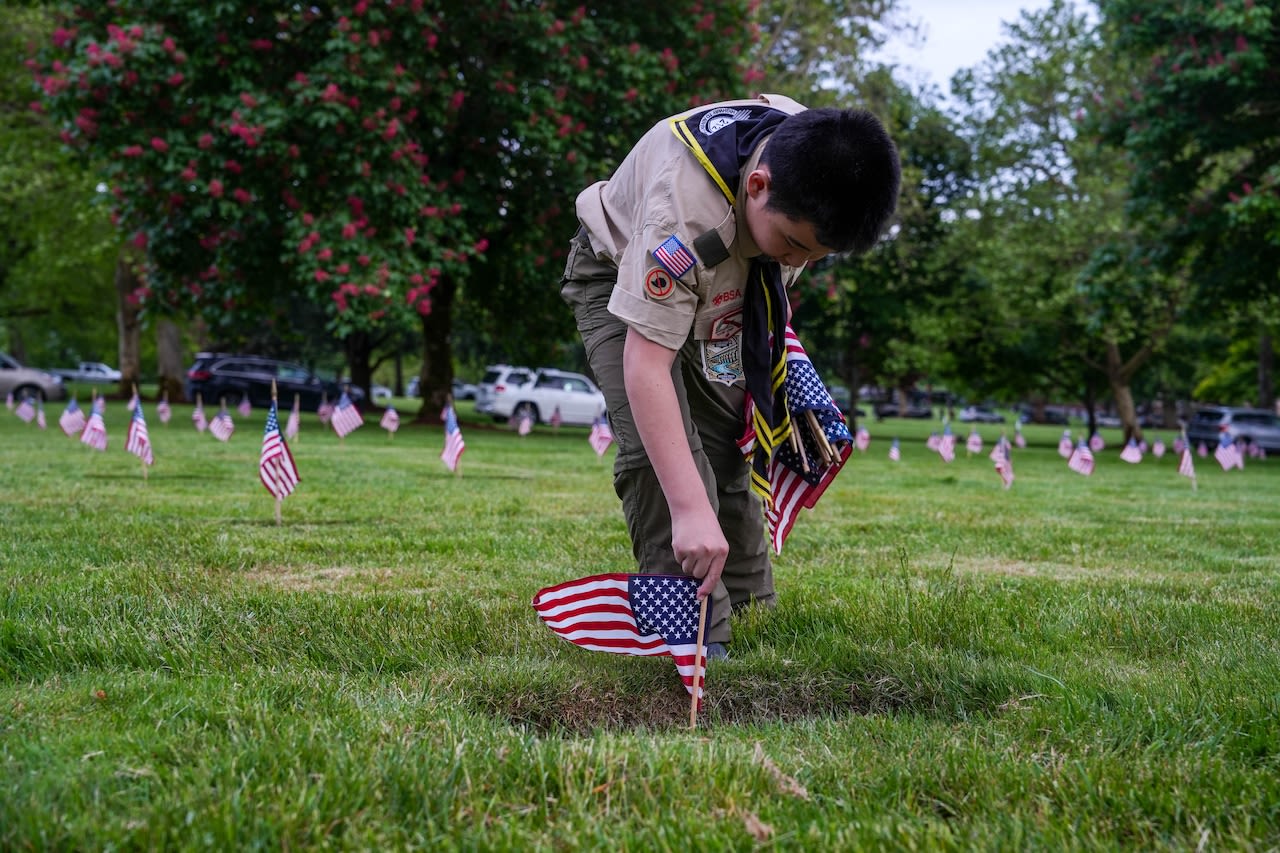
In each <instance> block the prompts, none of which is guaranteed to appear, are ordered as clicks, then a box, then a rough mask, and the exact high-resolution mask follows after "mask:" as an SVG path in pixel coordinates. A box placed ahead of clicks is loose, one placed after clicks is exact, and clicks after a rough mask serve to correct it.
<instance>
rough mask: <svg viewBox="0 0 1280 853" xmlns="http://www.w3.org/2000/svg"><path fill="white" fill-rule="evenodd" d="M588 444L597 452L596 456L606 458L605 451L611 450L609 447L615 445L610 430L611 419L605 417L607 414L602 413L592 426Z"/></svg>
mask: <svg viewBox="0 0 1280 853" xmlns="http://www.w3.org/2000/svg"><path fill="white" fill-rule="evenodd" d="M587 442H588V443H589V444H590V445H591V449H592V450H594V451H595V452H596V456H604V454H605V451H606V450H608V449H609V445H611V444H613V431H612V430H610V429H609V419H608V418H607V417H605V413H604V412H601V413H600V414H599V415H598V416H597V417H596V419H595V421H594V422H592V424H591V432H590V433H589V434H588V435H587Z"/></svg>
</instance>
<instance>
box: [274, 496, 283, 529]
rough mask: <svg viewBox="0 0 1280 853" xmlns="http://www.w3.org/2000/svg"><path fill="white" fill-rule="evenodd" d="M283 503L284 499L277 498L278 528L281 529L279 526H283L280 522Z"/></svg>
mask: <svg viewBox="0 0 1280 853" xmlns="http://www.w3.org/2000/svg"><path fill="white" fill-rule="evenodd" d="M282 503H284V499H283V498H276V527H279V526H280V524H281V521H280V504H282Z"/></svg>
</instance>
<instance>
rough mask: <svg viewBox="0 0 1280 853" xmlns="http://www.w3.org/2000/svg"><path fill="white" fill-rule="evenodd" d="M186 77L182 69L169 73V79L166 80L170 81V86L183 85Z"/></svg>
mask: <svg viewBox="0 0 1280 853" xmlns="http://www.w3.org/2000/svg"><path fill="white" fill-rule="evenodd" d="M186 79H187V78H186V77H184V76H183V75H182V72H181V71H175V72H173V73H172V74H170V75H169V79H168V80H166V81H165V82H166V83H168V84H169V85H170V86H175V87H176V86H181V85H182V81H183V80H186Z"/></svg>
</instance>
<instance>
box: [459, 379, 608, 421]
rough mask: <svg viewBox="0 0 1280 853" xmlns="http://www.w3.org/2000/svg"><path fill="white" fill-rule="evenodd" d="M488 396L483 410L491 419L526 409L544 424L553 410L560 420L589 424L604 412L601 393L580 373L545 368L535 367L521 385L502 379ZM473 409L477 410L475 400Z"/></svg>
mask: <svg viewBox="0 0 1280 853" xmlns="http://www.w3.org/2000/svg"><path fill="white" fill-rule="evenodd" d="M482 388H483V386H482ZM483 393H484V391H483V390H482V391H481V394H483ZM490 399H491V402H490V403H489V408H488V409H486V410H485V411H487V412H488V413H489V414H491V415H493V416H494V418H497V419H503V418H512V417H516V418H518V417H522V416H523V415H524V413H525V412H528V413H529V415H530V416H531V417H532V418H533V420H534V422H535V423H544V424H545V423H550V422H551V419H552V418H553V417H554V416H555V412H556V410H557V409H559V411H560V423H562V424H567V425H577V426H590V425H591V424H592V423H593V422H594V421H595V419H596V418H598V417H599V416H600V413H601V412H603V411H604V394H602V393H601V392H600V389H599V388H597V387H596V386H595V383H594V382H592V381H591V380H590V379H588V378H587V377H585V376H583V375H582V374H581V373H567V372H565V371H563V370H555V369H553V368H549V367H543V368H539V369H538V371H537V373H536V374H534V375H533V376H532V377H530V379H529V381H527V382H525V383H524V384H522V385H515V384H513V382H512V381H511V379H510V377H508V378H505V379H504V380H503V381H501V382H499V383H498V384H497V385H495V387H494V392H493V395H492V397H491V398H490ZM476 411H481V409H480V405H479V404H478V403H477V405H476Z"/></svg>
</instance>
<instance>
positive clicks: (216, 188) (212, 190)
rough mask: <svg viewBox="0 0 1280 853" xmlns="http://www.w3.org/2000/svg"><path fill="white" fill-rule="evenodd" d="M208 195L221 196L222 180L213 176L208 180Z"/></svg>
mask: <svg viewBox="0 0 1280 853" xmlns="http://www.w3.org/2000/svg"><path fill="white" fill-rule="evenodd" d="M209 195H211V196H213V197H214V198H222V181H220V180H218V179H217V178H214V179H213V180H212V181H210V182H209Z"/></svg>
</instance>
